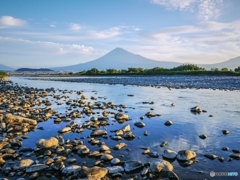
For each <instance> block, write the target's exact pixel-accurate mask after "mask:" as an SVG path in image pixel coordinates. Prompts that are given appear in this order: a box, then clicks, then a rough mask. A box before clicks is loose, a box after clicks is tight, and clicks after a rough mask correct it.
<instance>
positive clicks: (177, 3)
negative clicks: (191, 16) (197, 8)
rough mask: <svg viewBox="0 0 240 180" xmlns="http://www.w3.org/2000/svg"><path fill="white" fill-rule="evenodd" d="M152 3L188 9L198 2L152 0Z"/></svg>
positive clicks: (193, 0) (171, 7) (169, 7)
mask: <svg viewBox="0 0 240 180" xmlns="http://www.w3.org/2000/svg"><path fill="white" fill-rule="evenodd" d="M152 3H154V4H158V5H161V6H165V7H166V8H167V9H177V10H186V9H189V8H190V7H191V6H192V4H193V3H196V0H152Z"/></svg>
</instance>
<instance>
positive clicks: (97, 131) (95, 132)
mask: <svg viewBox="0 0 240 180" xmlns="http://www.w3.org/2000/svg"><path fill="white" fill-rule="evenodd" d="M106 134H107V131H105V130H101V129H97V130H94V131H92V132H91V136H102V135H106Z"/></svg>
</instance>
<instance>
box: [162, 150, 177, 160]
mask: <svg viewBox="0 0 240 180" xmlns="http://www.w3.org/2000/svg"><path fill="white" fill-rule="evenodd" d="M162 156H163V157H164V158H166V159H175V158H176V157H177V152H175V151H173V150H171V149H165V150H164V151H163V155H162Z"/></svg>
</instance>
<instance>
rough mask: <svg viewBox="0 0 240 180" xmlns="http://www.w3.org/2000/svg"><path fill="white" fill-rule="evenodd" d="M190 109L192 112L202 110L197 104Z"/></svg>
mask: <svg viewBox="0 0 240 180" xmlns="http://www.w3.org/2000/svg"><path fill="white" fill-rule="evenodd" d="M190 111H191V112H194V113H200V112H202V109H201V108H200V107H199V106H195V107H192V108H191V110H190Z"/></svg>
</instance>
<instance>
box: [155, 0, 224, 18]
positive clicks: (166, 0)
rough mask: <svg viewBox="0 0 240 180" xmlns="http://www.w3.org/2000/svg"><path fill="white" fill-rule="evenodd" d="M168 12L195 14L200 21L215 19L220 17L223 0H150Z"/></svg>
mask: <svg viewBox="0 0 240 180" xmlns="http://www.w3.org/2000/svg"><path fill="white" fill-rule="evenodd" d="M151 2H152V3H154V4H157V5H160V6H164V7H166V9H169V10H180V11H183V10H184V11H190V12H193V13H195V12H197V16H198V18H199V19H200V20H206V21H208V20H210V19H216V18H217V17H219V16H220V15H221V8H222V7H223V0H151Z"/></svg>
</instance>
